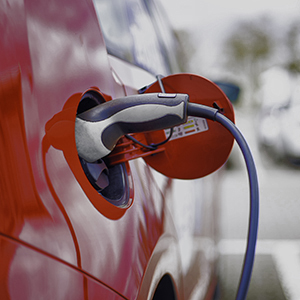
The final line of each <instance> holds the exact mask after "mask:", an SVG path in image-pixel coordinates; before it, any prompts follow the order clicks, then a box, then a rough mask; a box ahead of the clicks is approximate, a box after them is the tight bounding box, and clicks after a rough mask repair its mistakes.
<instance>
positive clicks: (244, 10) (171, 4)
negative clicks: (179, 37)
mask: <svg viewBox="0 0 300 300" xmlns="http://www.w3.org/2000/svg"><path fill="white" fill-rule="evenodd" d="M160 2H161V3H162V5H163V6H164V7H165V10H166V12H167V14H168V15H169V19H170V21H171V23H172V25H173V26H174V27H176V28H191V27H192V28H195V27H201V26H202V25H207V24H214V23H218V22H222V21H227V22H229V21H230V20H231V21H234V20H237V19H239V18H248V17H255V16H257V15H258V14H270V15H274V16H276V17H277V18H282V17H283V18H290V17H291V16H299V17H300V1H299V0H251V1H238V0H227V1H224V0H160Z"/></svg>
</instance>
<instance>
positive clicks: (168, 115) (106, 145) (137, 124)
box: [75, 93, 189, 162]
mask: <svg viewBox="0 0 300 300" xmlns="http://www.w3.org/2000/svg"><path fill="white" fill-rule="evenodd" d="M188 101H189V96H188V95H187V94H166V93H155V94H142V95H133V96H127V97H123V98H119V99H115V100H111V101H108V102H105V103H103V104H99V105H97V106H96V107H93V108H92V109H90V110H87V111H85V112H83V113H81V114H79V115H77V117H76V122H75V138H76V147H77V151H78V154H79V156H80V157H82V158H83V159H85V160H86V161H88V162H94V161H97V160H98V159H100V158H102V157H104V156H106V155H108V154H109V153H110V152H111V151H112V150H113V148H114V147H115V145H116V143H117V141H118V140H119V138H120V137H121V136H123V135H125V134H129V133H136V132H148V131H155V130H160V129H165V128H170V127H173V126H177V125H180V124H182V123H185V122H186V120H187V104H188Z"/></svg>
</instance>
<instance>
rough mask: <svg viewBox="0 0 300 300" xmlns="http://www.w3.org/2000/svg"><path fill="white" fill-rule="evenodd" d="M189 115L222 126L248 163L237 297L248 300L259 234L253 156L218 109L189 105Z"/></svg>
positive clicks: (257, 195)
mask: <svg viewBox="0 0 300 300" xmlns="http://www.w3.org/2000/svg"><path fill="white" fill-rule="evenodd" d="M187 114H188V116H194V117H202V118H207V119H210V120H213V121H216V122H219V123H220V124H222V125H223V126H224V127H225V128H226V129H227V130H228V131H229V132H230V133H231V134H232V135H233V136H234V138H235V140H236V142H237V144H238V145H239V147H240V149H241V151H242V153H243V156H244V159H245V162H246V166H247V172H248V178H249V186H250V216H249V227H248V240H247V248H246V254H245V258H244V265H243V270H242V274H241V278H240V283H239V287H238V291H237V295H236V300H244V299H246V296H247V293H248V289H249V285H250V280H251V274H252V270H253V265H254V258H255V248H256V241H257V232H258V216H259V188H258V178H257V172H256V167H255V163H254V160H253V156H252V154H251V151H250V148H249V146H248V144H247V142H246V140H245V138H244V136H243V135H242V133H241V132H240V131H239V129H238V128H237V127H236V126H235V124H234V123H233V122H232V121H231V120H229V119H228V118H227V117H225V116H224V115H222V114H221V113H220V112H219V111H218V109H215V108H211V107H208V106H204V105H200V104H195V103H189V104H188V108H187Z"/></svg>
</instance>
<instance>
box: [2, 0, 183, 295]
mask: <svg viewBox="0 0 300 300" xmlns="http://www.w3.org/2000/svg"><path fill="white" fill-rule="evenodd" d="M0 6H1V11H0V14H1V15H0V33H1V47H0V49H1V55H0V153H1V156H0V160H1V161H0V172H1V182H0V195H1V200H0V220H1V221H0V262H1V263H0V265H1V268H0V297H1V299H123V298H126V299H136V298H137V297H139V299H144V298H143V297H144V295H148V294H149V295H150V294H151V293H152V294H153V291H154V289H155V285H157V283H158V281H159V280H160V278H161V276H162V275H163V274H165V273H169V274H170V275H172V279H173V280H174V283H175V284H176V288H177V293H178V296H180V297H181V299H184V298H183V297H184V292H183V277H182V275H181V265H180V262H179V261H180V260H179V250H178V247H177V241H176V237H175V236H174V232H175V229H174V224H173V223H172V221H171V218H170V216H169V211H168V207H167V202H168V199H171V197H172V194H171V193H169V192H168V191H169V190H170V189H171V187H172V181H170V180H169V179H168V178H163V183H162V184H161V185H160V186H158V185H157V184H156V182H155V180H154V178H153V174H152V171H151V169H150V168H149V166H148V165H147V164H145V163H141V162H140V161H139V162H136V161H133V162H130V164H128V165H127V168H128V172H129V173H130V177H131V178H132V181H133V184H134V187H133V186H131V190H132V191H133V190H134V203H133V204H132V205H131V207H130V209H128V208H129V206H130V205H129V206H128V207H126V208H115V207H113V205H111V204H105V205H104V204H103V203H104V202H105V201H106V200H103V198H102V196H101V195H99V194H97V193H96V192H95V191H93V190H92V188H91V187H87V183H86V182H87V181H86V179H84V178H83V177H84V176H83V171H82V170H81V171H80V170H79V166H80V164H79V160H78V157H76V147H75V143H74V144H72V143H73V142H74V141H73V140H71V142H70V143H69V141H64V140H63V139H64V138H62V140H63V141H62V144H63V145H64V147H66V149H71V150H70V153H69V154H70V156H68V155H69V154H68V153H66V152H64V150H63V151H62V150H61V149H59V147H58V148H57V147H56V148H55V145H53V144H51V138H49V135H48V136H47V129H48V128H49V126H50V125H51V124H53V122H54V121H53V120H54V119H53V118H55V116H59V114H60V113H61V112H64V109H68V108H70V110H67V111H68V112H67V113H66V114H70V116H72V114H73V113H76V110H74V109H76V106H77V105H78V103H79V100H80V95H81V94H82V93H83V92H84V91H86V90H87V89H89V88H91V87H96V88H98V89H100V90H101V92H103V93H104V94H106V95H108V96H109V97H111V98H116V97H120V96H124V95H125V91H127V92H128V91H132V90H131V89H130V88H129V87H125V86H123V84H120V82H119V81H118V80H115V78H114V76H113V73H112V69H111V66H110V63H109V60H108V58H107V53H106V47H105V43H104V39H103V36H102V34H101V30H100V27H99V23H98V20H97V16H96V13H95V10H94V6H93V3H92V1H90V0H86V1H82V0H72V1H70V0H69V1H64V3H63V4H62V2H61V1H57V0H50V1H37V0H30V1H29V0H25V1H9V2H5V1H2V3H1V4H0ZM135 92H136V91H135ZM68 105H70V107H69V106H68ZM66 107H67V108H66ZM74 118H75V117H74ZM51 122H52V123H51ZM49 124H50V125H49ZM47 126H48V127H47ZM56 134H59V130H58V133H57V132H56ZM45 141H48V144H47V142H45ZM49 141H50V142H49ZM45 145H46V146H45ZM66 151H68V150H66ZM76 159H77V161H76ZM73 162H74V163H73ZM132 193H133V192H132ZM91 195H92V198H93V201H94V203H93V201H92V200H91V197H90V196H91ZM132 196H133V195H132ZM97 201H98V202H97ZM97 203H102V204H103V206H101V205H100V204H99V206H101V209H102V211H101V212H99V210H98V209H97ZM167 254H168V257H169V260H164V261H165V262H163V261H161V260H160V259H161V257H162V256H166V255H167ZM170 262H171V263H170ZM154 269H155V270H154Z"/></svg>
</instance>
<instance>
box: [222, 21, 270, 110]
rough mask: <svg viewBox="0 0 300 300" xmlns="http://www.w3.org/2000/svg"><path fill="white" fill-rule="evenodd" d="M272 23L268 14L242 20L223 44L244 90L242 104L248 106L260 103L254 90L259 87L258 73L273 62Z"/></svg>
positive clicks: (227, 63) (227, 66) (229, 61)
mask: <svg viewBox="0 0 300 300" xmlns="http://www.w3.org/2000/svg"><path fill="white" fill-rule="evenodd" d="M271 25H272V24H271V21H270V20H269V19H267V18H265V17H263V18H261V19H258V20H256V21H253V20H251V21H241V22H240V23H238V24H237V25H236V27H235V28H234V30H233V31H232V33H231V34H230V35H229V37H228V38H227V39H226V41H225V44H224V52H225V57H226V61H225V67H226V68H227V69H229V70H231V72H233V73H234V74H235V75H236V77H239V78H240V80H241V84H242V86H243V87H244V93H245V95H244V100H245V101H244V103H243V105H245V106H247V107H248V106H251V107H256V106H257V105H258V103H257V100H256V99H255V91H256V90H257V89H258V87H259V81H258V78H259V74H260V73H261V72H262V71H264V70H266V68H268V67H269V66H270V64H271V57H272V54H273V51H274V47H275V43H274V38H273V34H272V30H271ZM247 99H249V100H248V101H247Z"/></svg>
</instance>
